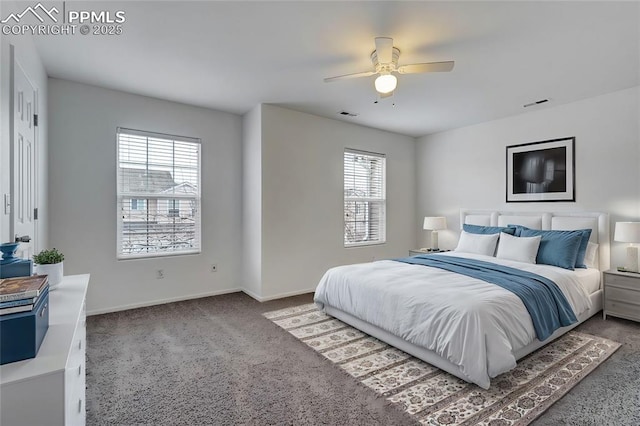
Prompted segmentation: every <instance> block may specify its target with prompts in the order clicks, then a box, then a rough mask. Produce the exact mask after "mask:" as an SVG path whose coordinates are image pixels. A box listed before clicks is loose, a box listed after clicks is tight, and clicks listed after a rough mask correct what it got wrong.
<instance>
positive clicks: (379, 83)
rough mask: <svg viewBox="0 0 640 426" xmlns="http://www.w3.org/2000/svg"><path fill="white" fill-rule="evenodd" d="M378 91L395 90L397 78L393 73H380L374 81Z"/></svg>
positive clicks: (388, 91) (389, 91)
mask: <svg viewBox="0 0 640 426" xmlns="http://www.w3.org/2000/svg"><path fill="white" fill-rule="evenodd" d="M374 84H375V86H376V91H377V92H378V93H383V94H385V93H391V92H393V91H394V90H396V86H397V85H398V78H397V77H396V76H395V75H393V74H381V75H379V76H378V78H376V81H375V82H374Z"/></svg>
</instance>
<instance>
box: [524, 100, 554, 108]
mask: <svg viewBox="0 0 640 426" xmlns="http://www.w3.org/2000/svg"><path fill="white" fill-rule="evenodd" d="M545 102H549V99H540V100H539V101H535V102H531V103H530V104H525V105H524V107H525V108H528V107H530V106H534V105H540V104H543V103H545Z"/></svg>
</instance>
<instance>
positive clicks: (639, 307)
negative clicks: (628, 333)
mask: <svg viewBox="0 0 640 426" xmlns="http://www.w3.org/2000/svg"><path fill="white" fill-rule="evenodd" d="M603 288H604V307H603V309H602V317H603V318H604V319H607V315H612V316H614V317H620V318H626V319H629V320H633V321H640V274H634V273H630V272H619V271H616V270H609V271H605V272H604V273H603Z"/></svg>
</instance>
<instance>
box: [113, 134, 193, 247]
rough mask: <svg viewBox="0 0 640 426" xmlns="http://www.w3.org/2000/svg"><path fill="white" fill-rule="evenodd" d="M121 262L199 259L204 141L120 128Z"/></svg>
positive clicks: (118, 184) (119, 236)
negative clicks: (192, 256) (183, 256)
mask: <svg viewBox="0 0 640 426" xmlns="http://www.w3.org/2000/svg"><path fill="white" fill-rule="evenodd" d="M117 144H118V166H117V167H118V169H117V176H118V182H117V196H118V219H117V223H118V248H117V255H118V258H119V259H129V258H135V257H151V256H163V255H171V254H190V253H199V252H200V250H201V246H200V227H201V225H200V219H201V214H200V174H201V172H200V149H201V144H200V139H194V138H188V137H182V136H172V135H165V134H159V133H152V132H145V131H139V130H131V129H124V128H118V130H117Z"/></svg>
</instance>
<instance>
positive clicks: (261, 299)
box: [242, 287, 316, 302]
mask: <svg viewBox="0 0 640 426" xmlns="http://www.w3.org/2000/svg"><path fill="white" fill-rule="evenodd" d="M315 291H316V288H315V287H313V288H309V289H306V290H295V291H290V292H288V293H280V294H276V295H273V296H267V297H262V296H258V295H257V294H256V293H254V292H253V291H250V290H247V289H246V288H243V289H242V292H243V293H245V294H246V295H247V296H250V297H252V298H254V299H255V300H257V301H258V302H266V301H269V300H275V299H284V298H285V297H291V296H298V295H299V294H306V293H313V292H315Z"/></svg>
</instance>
